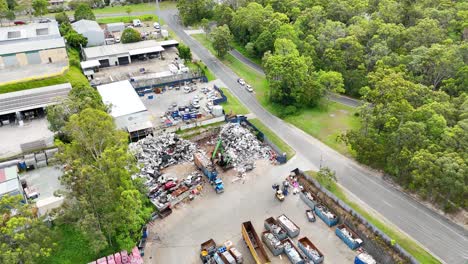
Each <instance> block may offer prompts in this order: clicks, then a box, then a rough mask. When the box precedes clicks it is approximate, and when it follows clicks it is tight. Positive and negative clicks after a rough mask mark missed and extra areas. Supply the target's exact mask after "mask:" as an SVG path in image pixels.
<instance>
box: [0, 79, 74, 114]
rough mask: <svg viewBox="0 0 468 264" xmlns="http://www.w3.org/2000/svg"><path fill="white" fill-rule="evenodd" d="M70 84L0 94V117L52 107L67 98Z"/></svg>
mask: <svg viewBox="0 0 468 264" xmlns="http://www.w3.org/2000/svg"><path fill="white" fill-rule="evenodd" d="M70 91H71V84H70V83H63V84H57V85H51V86H45V87H40V88H34V89H29V90H23V91H18V92H12V93H5V94H0V115H4V114H10V113H15V112H19V111H25V110H30V109H35V108H40V107H46V106H48V105H53V104H56V103H57V102H59V101H60V100H63V98H65V97H67V95H68V93H69V92H70Z"/></svg>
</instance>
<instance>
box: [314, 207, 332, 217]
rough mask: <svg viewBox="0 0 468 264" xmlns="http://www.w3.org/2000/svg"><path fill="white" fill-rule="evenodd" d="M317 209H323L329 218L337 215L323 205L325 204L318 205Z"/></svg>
mask: <svg viewBox="0 0 468 264" xmlns="http://www.w3.org/2000/svg"><path fill="white" fill-rule="evenodd" d="M317 209H319V210H320V211H322V213H323V215H325V216H326V217H327V218H328V219H334V218H336V215H334V214H333V213H332V212H330V210H328V208H327V207H325V206H323V205H317Z"/></svg>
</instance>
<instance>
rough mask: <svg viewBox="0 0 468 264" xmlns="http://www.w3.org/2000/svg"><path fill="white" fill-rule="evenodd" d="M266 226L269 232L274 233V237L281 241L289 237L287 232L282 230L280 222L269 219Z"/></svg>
mask: <svg viewBox="0 0 468 264" xmlns="http://www.w3.org/2000/svg"><path fill="white" fill-rule="evenodd" d="M264 226H265V229H266V230H267V231H270V232H271V233H273V235H275V236H276V237H277V238H278V239H279V240H283V239H285V238H286V237H287V236H288V233H287V232H286V230H284V228H282V227H281V225H280V224H279V223H278V221H276V219H275V218H273V217H269V218H267V219H266V220H265V223H264Z"/></svg>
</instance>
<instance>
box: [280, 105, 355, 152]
mask: <svg viewBox="0 0 468 264" xmlns="http://www.w3.org/2000/svg"><path fill="white" fill-rule="evenodd" d="M326 102H327V105H321V106H318V107H314V108H310V109H305V110H303V111H301V113H300V114H298V115H295V116H288V117H286V118H284V120H286V121H287V122H289V123H291V124H293V125H295V126H296V127H298V128H300V129H301V130H303V131H305V132H306V133H308V134H310V135H312V136H313V137H315V138H317V139H319V140H320V141H322V142H324V143H325V144H327V145H328V146H330V147H332V148H333V149H335V150H337V151H339V152H340V153H343V154H352V153H351V150H350V149H349V148H348V147H347V146H346V144H344V143H343V142H341V141H339V140H338V137H339V136H340V135H341V134H342V133H344V132H346V131H347V130H350V129H355V128H358V126H359V118H358V117H356V116H354V113H355V111H356V109H355V108H352V107H349V106H346V105H343V104H339V103H335V102H331V101H326Z"/></svg>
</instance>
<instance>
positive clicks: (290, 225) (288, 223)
mask: <svg viewBox="0 0 468 264" xmlns="http://www.w3.org/2000/svg"><path fill="white" fill-rule="evenodd" d="M278 222H281V223H282V224H283V225H285V226H286V227H287V228H288V229H289V230H291V232H296V231H297V226H296V225H295V224H294V223H293V222H292V221H291V220H289V218H288V217H286V216H285V215H280V216H279V217H278Z"/></svg>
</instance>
